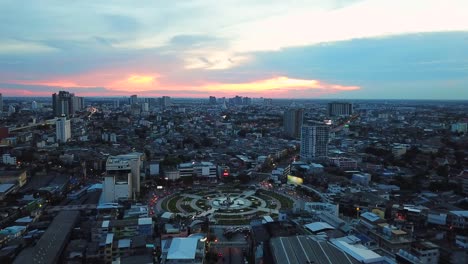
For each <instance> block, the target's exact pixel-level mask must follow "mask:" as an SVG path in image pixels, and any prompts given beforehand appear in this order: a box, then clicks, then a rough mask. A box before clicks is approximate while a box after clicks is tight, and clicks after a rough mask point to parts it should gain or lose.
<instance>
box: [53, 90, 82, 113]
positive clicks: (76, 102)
mask: <svg viewBox="0 0 468 264" xmlns="http://www.w3.org/2000/svg"><path fill="white" fill-rule="evenodd" d="M52 108H53V110H54V114H55V116H58V117H61V116H70V115H72V114H74V113H75V112H76V111H79V110H81V109H83V108H84V99H83V97H78V96H75V95H74V94H72V93H69V92H67V91H59V93H58V94H57V93H54V94H52Z"/></svg>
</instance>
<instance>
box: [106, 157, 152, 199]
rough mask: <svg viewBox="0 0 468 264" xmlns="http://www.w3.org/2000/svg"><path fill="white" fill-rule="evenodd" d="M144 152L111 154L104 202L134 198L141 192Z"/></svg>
mask: <svg viewBox="0 0 468 264" xmlns="http://www.w3.org/2000/svg"><path fill="white" fill-rule="evenodd" d="M142 156H143V154H142V153H130V154H126V155H118V156H110V157H109V158H107V162H106V176H105V177H104V184H103V193H104V202H113V201H116V200H119V199H124V200H125V199H133V198H134V197H135V194H136V193H139V192H140V171H141V169H142Z"/></svg>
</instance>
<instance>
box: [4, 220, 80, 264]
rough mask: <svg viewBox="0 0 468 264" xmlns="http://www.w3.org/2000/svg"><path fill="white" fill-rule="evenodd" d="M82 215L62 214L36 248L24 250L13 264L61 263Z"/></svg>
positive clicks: (53, 222)
mask: <svg viewBox="0 0 468 264" xmlns="http://www.w3.org/2000/svg"><path fill="white" fill-rule="evenodd" d="M79 216H80V213H79V212H78V211H66V212H60V213H59V214H58V215H57V216H56V217H55V218H54V220H53V221H52V223H51V224H50V226H49V228H48V229H47V230H46V232H45V233H44V234H43V235H42V237H41V238H40V239H39V241H37V243H36V244H35V246H34V247H33V248H30V249H26V250H23V251H22V252H21V254H19V255H18V257H16V259H15V261H14V262H13V263H18V264H23V263H35V264H36V263H37V264H42V263H43V264H46V263H60V262H59V261H60V256H61V254H62V251H63V250H64V248H65V246H66V245H67V242H68V239H69V238H70V234H71V231H72V229H73V227H74V226H75V224H76V222H77V221H78V218H79Z"/></svg>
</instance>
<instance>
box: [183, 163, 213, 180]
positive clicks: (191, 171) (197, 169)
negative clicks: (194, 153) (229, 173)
mask: <svg viewBox="0 0 468 264" xmlns="http://www.w3.org/2000/svg"><path fill="white" fill-rule="evenodd" d="M177 170H178V171H179V176H180V177H181V178H184V177H190V176H194V177H197V178H204V179H207V180H209V181H216V179H217V167H216V165H214V164H213V163H212V162H204V161H202V162H188V163H181V164H179V166H177Z"/></svg>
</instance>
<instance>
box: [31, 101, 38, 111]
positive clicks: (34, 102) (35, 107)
mask: <svg viewBox="0 0 468 264" xmlns="http://www.w3.org/2000/svg"><path fill="white" fill-rule="evenodd" d="M37 108H38V106H37V102H36V101H32V102H31V110H37Z"/></svg>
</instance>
